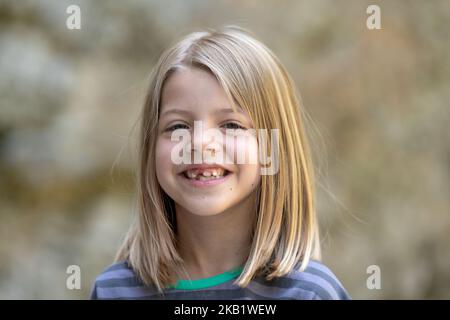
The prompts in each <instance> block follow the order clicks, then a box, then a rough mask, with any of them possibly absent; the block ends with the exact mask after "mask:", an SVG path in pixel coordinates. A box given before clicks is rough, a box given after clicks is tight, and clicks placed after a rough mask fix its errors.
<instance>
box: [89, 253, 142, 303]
mask: <svg viewBox="0 0 450 320" xmlns="http://www.w3.org/2000/svg"><path fill="white" fill-rule="evenodd" d="M149 289H150V288H148V287H145V286H144V284H143V283H142V282H141V281H140V280H139V279H138V277H137V276H136V274H135V273H134V271H133V269H132V268H131V266H130V265H129V264H128V263H127V262H126V261H121V262H117V263H114V264H112V265H110V266H108V267H107V268H106V269H104V270H103V271H102V272H101V273H100V275H99V276H98V277H97V278H95V282H94V285H93V286H92V289H91V294H90V298H91V299H129V298H139V297H141V296H147V295H149V294H150V292H149Z"/></svg>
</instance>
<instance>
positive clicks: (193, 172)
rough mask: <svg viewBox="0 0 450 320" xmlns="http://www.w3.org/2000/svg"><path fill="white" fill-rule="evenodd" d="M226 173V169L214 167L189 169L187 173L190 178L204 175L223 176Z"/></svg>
mask: <svg viewBox="0 0 450 320" xmlns="http://www.w3.org/2000/svg"><path fill="white" fill-rule="evenodd" d="M224 174H225V170H224V169H222V168H214V169H193V170H187V171H186V175H187V176H188V178H190V179H195V178H197V177H199V176H203V177H211V176H213V177H221V176H223V175H224Z"/></svg>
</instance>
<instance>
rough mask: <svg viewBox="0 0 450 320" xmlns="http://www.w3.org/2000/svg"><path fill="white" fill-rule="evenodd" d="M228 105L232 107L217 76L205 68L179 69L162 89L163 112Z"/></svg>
mask: <svg viewBox="0 0 450 320" xmlns="http://www.w3.org/2000/svg"><path fill="white" fill-rule="evenodd" d="M227 106H228V107H230V108H231V106H230V103H229V101H228V97H227V96H226V94H225V91H224V90H223V88H222V87H221V85H220V84H219V82H218V81H217V79H216V78H215V76H214V75H213V74H212V73H211V72H208V71H206V70H203V69H199V68H184V69H180V70H177V71H175V72H174V73H173V74H171V75H170V76H169V78H168V79H167V80H166V81H165V84H164V86H163V89H162V94H161V112H163V111H167V110H170V109H171V108H177V109H186V110H192V109H198V110H209V109H215V108H224V107H227ZM192 111H195V110H192Z"/></svg>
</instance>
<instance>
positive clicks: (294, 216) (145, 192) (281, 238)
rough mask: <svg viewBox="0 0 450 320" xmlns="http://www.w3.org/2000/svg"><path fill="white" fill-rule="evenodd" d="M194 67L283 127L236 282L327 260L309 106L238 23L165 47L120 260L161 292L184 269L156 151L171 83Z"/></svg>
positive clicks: (258, 124)
mask: <svg viewBox="0 0 450 320" xmlns="http://www.w3.org/2000/svg"><path fill="white" fill-rule="evenodd" d="M186 66H187V67H198V68H203V69H205V70H208V71H209V72H211V73H212V74H213V75H214V76H215V77H216V78H217V80H218V81H219V83H220V84H221V86H222V87H223V89H224V91H225V93H226V94H227V96H228V98H229V100H230V103H231V104H232V106H233V108H236V105H235V104H237V105H238V106H239V107H241V108H242V109H243V110H245V111H246V112H247V113H248V114H249V116H250V118H251V120H252V121H253V125H254V127H255V128H265V129H278V130H279V148H280V149H279V163H280V168H279V172H278V173H277V174H275V175H263V176H262V177H261V183H260V186H259V190H258V199H257V200H258V205H257V218H256V221H255V225H254V228H253V233H252V237H253V240H252V245H251V248H250V253H249V256H248V259H247V261H246V263H245V265H244V269H243V271H242V273H241V275H240V276H239V277H238V278H237V279H236V281H235V283H236V284H237V285H239V286H241V287H245V286H246V285H247V284H248V283H249V282H250V280H252V279H253V278H254V277H255V276H257V275H260V274H263V275H264V276H265V277H266V279H267V280H270V279H272V278H274V277H279V276H283V275H285V274H287V273H288V272H290V271H292V270H293V269H297V268H298V270H300V271H302V270H304V269H305V268H306V266H307V264H308V262H309V260H310V259H316V260H319V259H320V245H319V237H318V226H317V221H316V214H315V206H314V202H315V200H314V181H313V176H314V174H313V166H312V160H311V159H312V158H311V154H310V147H309V145H308V142H307V139H306V133H305V129H304V121H305V117H304V115H303V113H304V112H303V111H304V110H302V109H301V108H302V106H301V103H300V100H299V99H300V98H299V95H298V93H297V91H296V89H295V86H294V83H293V81H292V79H291V78H290V76H289V75H288V73H287V71H286V70H285V68H284V67H283V65H282V64H281V63H280V61H279V60H278V58H277V57H276V56H275V55H274V54H273V53H272V52H271V51H270V50H269V49H268V48H267V47H266V46H265V45H263V44H262V43H261V42H259V41H257V40H255V38H254V37H253V36H251V35H250V33H249V32H248V31H246V30H244V29H242V28H240V27H236V26H227V27H224V28H223V29H222V30H218V31H215V30H208V31H202V32H194V33H191V34H189V35H187V36H186V37H184V38H183V39H182V40H181V41H179V42H177V43H176V44H175V45H173V46H172V47H171V48H169V49H168V50H167V51H165V52H164V53H163V54H162V56H161V57H160V59H159V61H158V63H157V64H156V66H155V67H154V69H153V71H152V73H151V76H150V87H149V89H148V93H147V96H146V101H145V104H144V107H143V112H142V117H141V120H142V123H141V129H140V130H141V131H140V140H139V144H140V146H139V159H140V163H139V168H138V175H137V177H138V190H137V192H138V194H137V196H138V201H139V206H138V216H137V220H136V221H135V223H134V224H133V226H132V227H131V228H130V230H129V232H128V234H127V236H126V239H125V240H124V242H123V244H122V246H121V248H120V249H119V251H118V253H117V257H116V260H117V261H121V260H126V261H128V263H129V264H130V266H131V267H132V268H133V270H134V271H135V272H136V274H137V276H138V277H139V278H140V279H141V280H142V281H143V282H144V283H145V284H147V285H155V286H156V287H157V288H158V290H160V291H162V289H163V288H165V287H167V286H168V285H170V284H173V283H174V282H175V281H176V276H177V274H178V272H179V270H180V269H183V260H182V258H181V257H180V255H179V253H178V252H177V245H176V234H175V233H176V221H175V212H174V204H173V200H172V199H171V198H170V197H169V196H168V195H167V194H166V193H165V192H164V191H163V190H162V189H161V187H160V185H159V184H158V180H157V178H156V173H155V159H154V155H155V153H154V150H155V142H156V139H157V133H156V130H157V124H158V119H159V112H160V99H161V92H162V88H163V85H164V82H165V80H166V79H167V78H168V77H169V76H170V74H171V73H173V72H175V71H176V70H178V69H179V68H182V67H186ZM269 131H270V130H269Z"/></svg>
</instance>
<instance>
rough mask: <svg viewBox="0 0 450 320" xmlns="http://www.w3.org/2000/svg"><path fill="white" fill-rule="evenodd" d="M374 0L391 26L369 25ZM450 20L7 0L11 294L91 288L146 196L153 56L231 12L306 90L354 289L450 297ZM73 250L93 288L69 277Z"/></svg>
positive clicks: (4, 116) (396, 11) (4, 78)
mask: <svg viewBox="0 0 450 320" xmlns="http://www.w3.org/2000/svg"><path fill="white" fill-rule="evenodd" d="M70 4H77V5H79V6H80V8H81V21H82V28H81V30H68V29H67V28H66V24H65V22H66V18H67V17H68V14H67V13H66V8H67V7H68V6H69V5H70ZM369 4H378V5H379V6H380V7H381V14H382V15H381V18H382V30H373V31H370V30H368V29H367V28H366V18H367V14H366V8H367V6H368V5H369ZM449 19H450V2H448V1H445V0H441V1H440V0H436V1H429V2H425V1H421V2H419V1H414V2H413V1H406V0H402V1H375V2H373V1H370V2H368V1H357V0H350V1H345V2H341V1H339V2H337V1H331V0H329V1H325V0H321V1H294V0H293V1H275V0H270V1H264V2H260V1H255V0H242V1H214V2H213V1H201V0H190V1H156V0H151V1H144V0H134V1H127V2H125V1H118V0H116V1H79V0H78V1H76V0H73V1H66V0H65V1H56V0H52V1H50V0H45V1H44V0H37V1H31V0H28V1H13V0H10V1H0V177H1V178H0V298H27V299H30V298H38V299H41V298H65V299H74V298H87V297H88V294H89V290H90V286H91V285H92V281H93V278H94V277H95V276H96V275H97V274H98V273H99V272H101V271H102V269H103V268H104V267H105V266H106V265H108V264H110V263H111V261H112V258H113V256H114V253H115V250H116V248H117V246H118V245H119V243H120V241H121V239H122V237H123V235H124V233H125V231H126V229H127V227H128V225H129V223H130V221H131V216H132V213H133V212H135V210H136V208H135V202H134V200H135V199H134V191H135V189H134V177H133V170H134V168H135V163H136V161H135V160H136V159H135V158H136V157H135V151H136V150H135V141H136V130H134V129H135V124H136V121H137V120H138V115H139V110H140V108H141V104H142V102H143V98H144V95H145V90H146V86H147V78H148V74H149V72H150V70H151V68H152V66H153V65H154V63H155V61H156V59H157V58H158V56H159V54H160V53H161V52H162V50H163V49H164V48H165V47H167V46H168V45H169V44H170V43H172V42H173V41H174V40H175V39H177V38H179V37H180V36H182V35H184V34H187V33H188V32H191V31H194V30H197V29H200V28H204V27H220V26H222V25H225V24H238V25H241V26H243V27H245V28H248V29H249V30H251V31H253V33H254V34H255V35H256V36H257V38H259V39H260V40H262V41H263V42H264V43H266V44H267V45H268V46H269V47H270V48H272V50H273V51H274V52H275V53H276V54H277V55H278V56H279V57H280V59H281V60H282V61H283V63H284V64H285V65H286V67H287V69H288V70H289V72H290V73H291V74H292V76H293V78H294V79H295V81H296V83H297V85H298V87H299V89H300V92H301V93H302V99H303V103H304V104H305V106H306V108H307V110H308V112H309V114H310V115H311V117H312V118H313V119H314V123H315V129H317V130H315V132H316V135H314V136H312V137H313V138H312V139H313V140H312V144H313V147H314V149H315V151H316V153H315V155H316V161H317V166H318V172H319V175H320V179H319V182H320V183H319V187H318V213H319V215H320V221H321V229H322V242H323V248H324V261H325V263H326V264H328V265H329V266H330V267H331V269H332V270H333V271H334V272H335V273H336V274H337V276H338V277H339V278H340V279H341V281H342V282H343V283H344V285H345V286H346V287H347V288H348V290H349V292H350V293H351V295H352V296H353V297H354V298H370V299H377V298H388V299H389V298H400V299H403V298H447V299H448V298H450V268H449V266H450V215H449V207H450V200H449V197H448V195H449V190H450V186H449V184H450V179H449V178H450V170H449V163H450V143H449V142H450V139H449V138H450V133H449V124H450V122H449V120H450V113H449V107H448V105H449V100H450V99H449V98H450V91H449V90H448V88H450V72H449V71H450V41H449V39H450V37H449V30H450V26H449ZM311 129H314V128H311ZM325 151H326V152H325ZM72 264H76V265H79V266H80V267H81V270H82V290H73V291H70V290H68V289H66V287H65V283H66V277H67V274H66V268H67V266H69V265H72ZM372 264H376V265H378V266H380V268H381V275H382V289H381V290H369V289H367V287H366V279H367V277H368V275H367V274H366V268H367V267H368V266H369V265H372Z"/></svg>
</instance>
